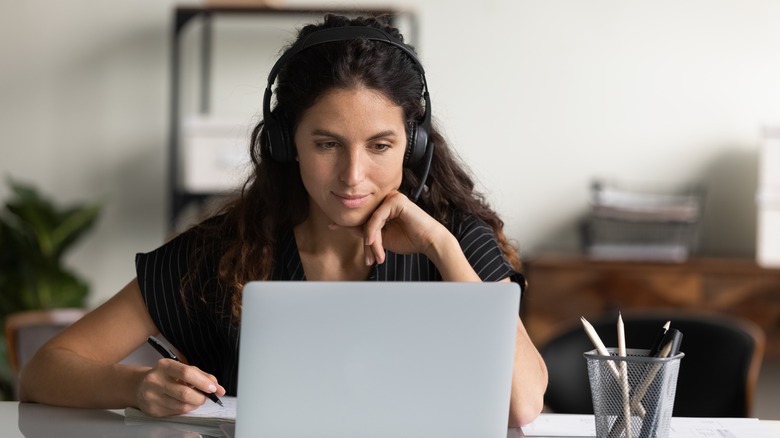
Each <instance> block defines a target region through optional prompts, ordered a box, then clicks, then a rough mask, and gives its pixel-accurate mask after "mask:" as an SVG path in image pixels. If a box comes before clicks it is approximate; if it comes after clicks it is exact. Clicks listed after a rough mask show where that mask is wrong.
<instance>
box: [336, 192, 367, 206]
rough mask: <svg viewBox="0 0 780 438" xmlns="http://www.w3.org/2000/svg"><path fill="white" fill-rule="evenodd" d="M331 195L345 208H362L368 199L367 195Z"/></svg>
mask: <svg viewBox="0 0 780 438" xmlns="http://www.w3.org/2000/svg"><path fill="white" fill-rule="evenodd" d="M333 195H334V196H335V197H336V199H338V200H339V202H341V203H342V204H343V205H344V206H345V207H347V208H358V207H362V206H363V205H365V203H366V202H368V199H369V196H368V195H345V194H338V193H334V194H333Z"/></svg>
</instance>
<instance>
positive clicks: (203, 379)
mask: <svg viewBox="0 0 780 438" xmlns="http://www.w3.org/2000/svg"><path fill="white" fill-rule="evenodd" d="M204 393H215V394H217V396H222V395H225V389H224V388H223V387H222V386H221V385H219V384H218V383H217V379H216V377H214V376H213V375H211V374H208V373H205V372H203V371H201V370H200V369H198V368H197V367H193V366H189V365H185V364H183V363H180V362H176V361H174V360H170V359H161V360H160V361H158V362H157V364H156V365H155V367H154V368H152V369H150V370H149V371H148V372H147V373H146V375H145V376H144V378H143V380H142V382H141V384H140V385H139V389H138V396H137V399H138V405H139V406H138V407H139V408H140V409H141V410H143V411H144V412H146V413H147V414H149V415H153V416H167V415H177V414H182V413H185V412H189V411H191V410H193V409H195V408H197V407H199V406H201V405H203V403H205V402H206V401H207V400H208V398H207V397H206V395H205V394H204Z"/></svg>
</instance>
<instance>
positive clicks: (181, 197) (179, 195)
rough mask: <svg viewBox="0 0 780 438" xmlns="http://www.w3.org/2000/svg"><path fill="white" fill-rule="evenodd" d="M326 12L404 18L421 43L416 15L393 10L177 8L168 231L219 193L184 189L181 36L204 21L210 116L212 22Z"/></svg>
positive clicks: (204, 91)
mask: <svg viewBox="0 0 780 438" xmlns="http://www.w3.org/2000/svg"><path fill="white" fill-rule="evenodd" d="M326 13H336V14H340V15H347V16H358V15H360V16H388V17H390V20H391V22H393V23H394V24H395V23H396V22H397V20H399V19H400V18H403V19H405V20H408V25H409V30H408V32H407V35H406V36H407V40H409V41H412V42H414V41H417V40H418V38H417V20H416V17H415V15H414V14H413V13H411V12H409V11H401V10H397V9H392V8H363V9H357V8H294V7H293V8H273V7H245V6H235V7H232V6H231V7H227V6H220V7H216V6H179V7H176V8H175V9H174V13H173V23H172V33H171V59H170V61H171V70H170V73H171V89H170V93H171V94H170V103H171V105H170V137H169V147H168V194H169V216H168V228H169V231H173V230H174V229H175V228H176V224H177V219H178V218H179V216H180V215H181V214H182V213H183V211H184V209H185V208H187V207H188V206H190V205H192V204H197V205H202V204H203V203H204V202H205V201H206V200H207V199H209V198H210V197H212V196H215V195H219V193H202V192H201V193H196V192H192V191H188V190H185V189H184V188H182V187H180V181H179V179H180V176H181V163H180V162H179V157H180V147H181V143H180V141H181V139H180V135H179V133H180V128H181V116H182V111H181V108H180V107H181V100H180V99H181V93H182V90H181V74H182V71H181V61H182V60H181V49H182V47H181V36H182V32H183V31H184V30H185V28H187V26H188V25H189V24H190V23H192V22H193V21H194V20H201V22H202V33H201V35H200V37H201V38H200V41H199V45H200V47H199V49H200V65H199V69H200V84H199V85H200V90H201V91H200V97H199V102H198V111H199V112H200V113H201V114H204V115H205V114H208V113H209V111H210V106H211V102H210V101H209V99H210V96H209V90H210V87H211V81H212V77H211V56H212V49H213V46H212V43H213V35H212V28H213V26H212V22H213V19H214V18H215V17H217V16H231V15H232V16H237V15H243V16H252V15H254V16H267V17H282V18H284V17H300V16H303V17H306V16H311V17H312V21H315V20H316V19H318V18H320V17H322V16H323V15H325V14H326Z"/></svg>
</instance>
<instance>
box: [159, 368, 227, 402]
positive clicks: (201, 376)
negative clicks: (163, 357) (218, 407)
mask: <svg viewBox="0 0 780 438" xmlns="http://www.w3.org/2000/svg"><path fill="white" fill-rule="evenodd" d="M171 362H172V363H170V364H168V366H170V368H169V375H170V376H171V377H173V378H174V379H175V380H178V381H179V382H180V383H183V384H185V385H188V386H191V387H193V388H195V389H199V390H201V391H203V392H205V393H209V394H210V393H217V392H218V391H221V392H222V393H223V394H224V392H225V389H224V388H222V386H221V385H219V384H218V383H217V378H216V377H214V376H212V375H211V374H208V373H205V372H203V371H201V370H200V369H199V368H198V367H194V366H189V365H185V364H183V363H180V362H175V361H171ZM217 395H219V394H217Z"/></svg>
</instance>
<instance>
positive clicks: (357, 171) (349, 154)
mask: <svg viewBox="0 0 780 438" xmlns="http://www.w3.org/2000/svg"><path fill="white" fill-rule="evenodd" d="M363 155H364V154H363V153H362V152H361V151H360V149H359V148H354V150H353V149H352V148H349V149H347V150H346V153H345V154H344V157H343V160H342V163H341V166H342V169H341V181H342V182H344V183H345V184H347V185H350V186H354V185H356V184H357V183H359V182H360V181H362V180H363V178H364V177H365V163H364V158H365V157H364V156H363Z"/></svg>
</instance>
